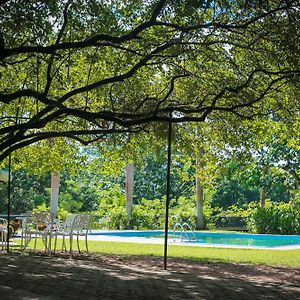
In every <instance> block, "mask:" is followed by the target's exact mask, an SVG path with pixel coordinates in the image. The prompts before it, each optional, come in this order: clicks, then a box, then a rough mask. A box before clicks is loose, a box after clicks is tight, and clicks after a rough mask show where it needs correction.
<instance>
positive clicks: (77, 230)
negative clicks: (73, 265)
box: [53, 214, 90, 257]
mask: <svg viewBox="0 0 300 300" xmlns="http://www.w3.org/2000/svg"><path fill="white" fill-rule="evenodd" d="M89 224H90V216H89V215H84V214H82V215H70V216H68V217H67V218H66V220H65V222H64V223H62V224H61V225H60V226H58V229H57V230H56V231H54V232H53V236H55V242H54V252H55V251H56V245H57V237H58V236H62V239H63V240H62V251H64V250H65V251H67V247H66V237H68V238H69V243H70V256H71V257H72V255H73V239H74V236H76V237H77V247H78V251H79V253H80V247H79V237H80V236H84V237H85V244H86V249H87V252H88V242H87V234H88V230H89Z"/></svg>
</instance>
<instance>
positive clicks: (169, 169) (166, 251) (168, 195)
mask: <svg viewBox="0 0 300 300" xmlns="http://www.w3.org/2000/svg"><path fill="white" fill-rule="evenodd" d="M171 136H172V122H171V121H170V123H169V131H168V166H167V191H166V215H165V244H164V270H166V269H167V255H168V226H169V204H170V181H171V178H170V174H171Z"/></svg>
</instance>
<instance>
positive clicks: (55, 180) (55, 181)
mask: <svg viewBox="0 0 300 300" xmlns="http://www.w3.org/2000/svg"><path fill="white" fill-rule="evenodd" d="M59 182H60V174H59V172H52V174H51V203H50V213H51V215H52V216H53V217H54V218H56V217H57V209H58V195H59Z"/></svg>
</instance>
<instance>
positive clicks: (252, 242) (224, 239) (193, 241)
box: [91, 230, 300, 248]
mask: <svg viewBox="0 0 300 300" xmlns="http://www.w3.org/2000/svg"><path fill="white" fill-rule="evenodd" d="M174 234H175V235H174ZM174 234H173V231H170V232H169V241H170V242H171V243H172V242H177V243H179V242H181V243H183V244H190V245H195V246H196V245H199V246H201V245H202V246H205V245H207V246H227V247H249V248H276V247H286V246H295V247H297V248H298V247H299V248H300V236H299V235H273V234H268V235H267V234H246V233H216V232H195V233H192V232H187V235H185V234H183V233H182V232H180V231H175V232H174ZM91 235H92V236H98V237H104V239H105V237H116V238H117V240H120V238H122V240H123V241H132V239H134V240H136V241H140V240H141V239H145V240H148V242H149V243H151V240H156V241H157V240H161V241H162V240H163V238H164V231H159V230H157V231H148V230H116V231H102V230H101V231H92V232H91Z"/></svg>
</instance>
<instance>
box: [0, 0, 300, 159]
mask: <svg viewBox="0 0 300 300" xmlns="http://www.w3.org/2000/svg"><path fill="white" fill-rule="evenodd" d="M298 11H299V2H298V1H293V0H288V1H279V0H278V1H266V2H265V1H259V2H256V1H254V2H251V1H246V2H245V1H229V0H228V1H208V0H207V1H195V2H193V1H183V0H180V1H167V0H157V1H146V2H145V1H133V0H132V1H126V3H124V1H118V0H114V1H110V2H107V3H106V2H105V3H104V2H102V1H96V0H95V1H88V2H83V3H82V1H79V0H78V1H76V0H75V1H46V2H45V1H38V0H35V1H30V2H21V3H20V2H19V1H17V0H10V1H2V2H1V4H0V16H1V18H0V19H1V21H0V25H1V26H0V27H1V33H0V48H1V49H0V51H1V53H0V64H1V82H0V104H1V105H0V107H1V128H0V159H1V160H3V159H4V158H5V157H6V156H7V155H8V154H9V153H11V152H13V151H16V150H18V149H21V148H23V147H26V146H29V145H32V144H34V143H36V142H38V141H41V140H45V139H49V138H56V137H65V138H71V139H74V140H76V141H78V142H81V143H82V144H84V145H86V144H89V143H92V142H95V141H102V140H103V138H109V137H111V134H116V133H120V134H121V133H124V132H141V131H144V130H149V131H151V130H153V131H155V130H157V127H156V126H155V125H153V123H154V122H169V121H171V122H175V123H181V122H194V121H195V122H196V121H197V122H203V121H205V120H206V119H207V118H208V116H209V118H210V119H211V120H219V119H221V120H224V119H226V118H227V117H228V114H233V115H235V116H236V117H237V118H240V117H242V118H250V119H251V118H255V117H257V116H264V115H266V114H269V113H270V111H280V110H282V111H286V108H287V107H289V108H292V107H293V108H294V109H293V110H295V111H299V110H298V108H296V107H297V106H296V105H295V106H293V101H295V103H296V102H297V101H296V100H297V99H296V98H293V97H288V91H292V90H293V89H292V87H293V86H297V85H299V74H300V72H299V60H297V58H298V57H299V51H298V50H299V49H298V48H299V43H298V39H299V34H298V35H297V33H298V32H299V23H300V22H298V21H299V14H298ZM290 31H292V32H294V33H296V34H295V35H293V38H288V37H287V36H290V35H288V34H287V33H288V32H290ZM296 90H297V89H295V91H296ZM295 93H296V92H295ZM291 111H292V109H291ZM170 113H172V115H171V116H170Z"/></svg>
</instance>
